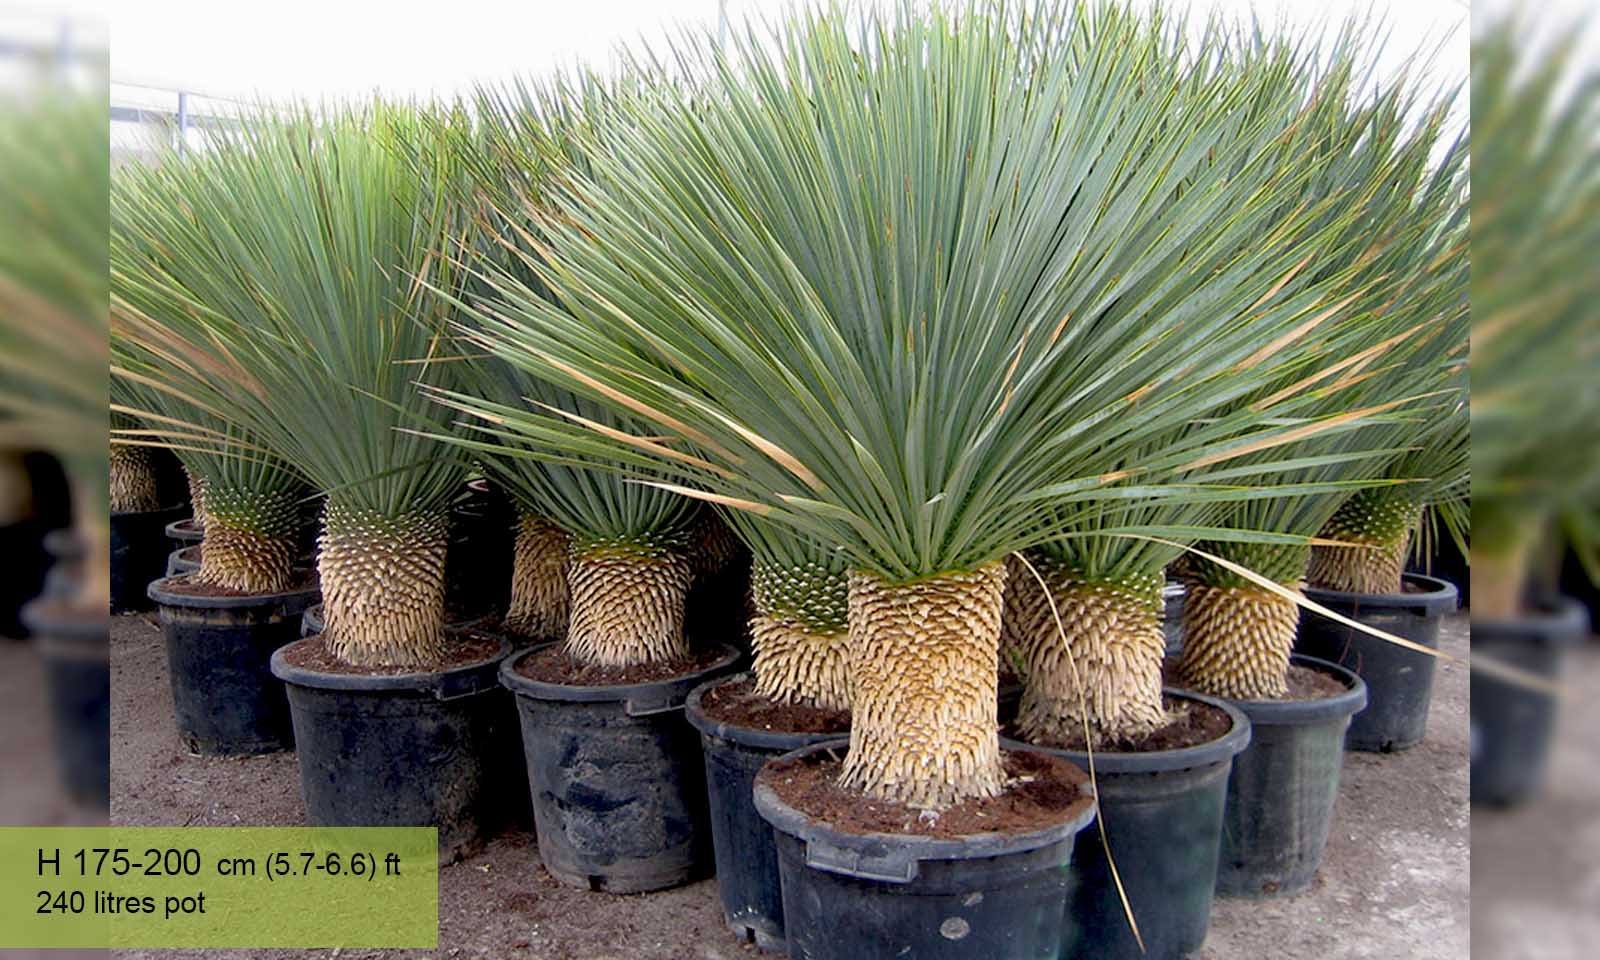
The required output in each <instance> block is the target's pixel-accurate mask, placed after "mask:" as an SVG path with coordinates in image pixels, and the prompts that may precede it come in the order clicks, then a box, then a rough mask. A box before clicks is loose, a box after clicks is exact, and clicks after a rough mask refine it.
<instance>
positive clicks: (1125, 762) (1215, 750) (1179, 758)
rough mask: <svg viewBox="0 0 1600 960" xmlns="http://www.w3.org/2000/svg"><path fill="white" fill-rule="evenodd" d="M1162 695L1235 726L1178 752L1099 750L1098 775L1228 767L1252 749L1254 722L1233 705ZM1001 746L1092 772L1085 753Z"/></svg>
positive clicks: (1004, 740) (1174, 692)
mask: <svg viewBox="0 0 1600 960" xmlns="http://www.w3.org/2000/svg"><path fill="white" fill-rule="evenodd" d="M1161 692H1162V694H1164V695H1165V696H1169V697H1176V698H1178V699H1181V700H1192V701H1194V702H1196V703H1203V704H1205V705H1206V706H1208V707H1215V708H1216V709H1218V710H1221V711H1223V712H1224V713H1226V714H1227V715H1228V719H1229V720H1230V721H1231V722H1232V726H1231V727H1229V728H1228V731H1227V732H1226V733H1224V734H1223V735H1222V736H1220V737H1217V738H1216V739H1215V740H1207V741H1206V742H1204V743H1197V744H1194V745H1193V746H1189V747H1180V748H1178V749H1175V750H1146V751H1132V752H1124V751H1118V750H1096V751H1094V769H1095V773H1096V774H1101V773H1112V774H1117V773H1165V772H1170V771H1174V770H1192V769H1194V768H1196V767H1206V766H1210V765H1212V764H1216V763H1228V762H1230V761H1232V759H1233V758H1234V757H1235V756H1237V755H1238V754H1240V753H1242V752H1243V751H1244V749H1245V748H1246V747H1248V746H1249V745H1250V737H1251V732H1252V731H1251V724H1250V718H1249V717H1248V716H1247V715H1246V714H1245V712H1244V711H1243V710H1240V709H1239V708H1238V707H1237V706H1235V705H1234V704H1233V703H1231V702H1229V701H1227V700H1221V699H1218V698H1217V697H1208V696H1206V695H1205V694H1203V693H1195V692H1194V691H1192V690H1179V689H1176V688H1174V687H1163V688H1162V690H1161ZM1000 745H1001V746H1003V747H1004V746H1014V747H1021V748H1026V749H1029V750H1039V751H1042V752H1044V753H1048V754H1051V755H1053V756H1057V757H1061V758H1063V759H1065V760H1071V761H1072V762H1073V763H1076V764H1077V765H1078V766H1080V767H1084V768H1085V769H1087V768H1088V763H1089V754H1088V752H1087V751H1084V750H1064V749H1061V748H1058V747H1046V746H1042V745H1040V744H1037V743H1029V742H1028V741H1026V740H1017V739H1013V738H1010V737H1001V738H1000Z"/></svg>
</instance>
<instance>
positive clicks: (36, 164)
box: [0, 91, 110, 616]
mask: <svg viewBox="0 0 1600 960" xmlns="http://www.w3.org/2000/svg"><path fill="white" fill-rule="evenodd" d="M109 130H110V127H109V119H108V116H107V112H106V104H105V101H104V99H103V98H102V99H99V100H96V99H95V98H94V97H92V96H76V95H71V94H68V93H64V92H59V91H56V92H52V91H44V92H42V93H40V94H37V95H34V96H31V97H30V98H29V99H27V100H21V101H19V100H12V99H11V98H10V96H9V95H7V94H0V171H4V173H3V174H0V447H5V448H7V449H15V450H43V451H47V452H49V453H51V454H53V455H54V456H55V457H56V458H57V459H58V460H60V462H61V465H62V467H63V469H64V470H65V472H66V475H67V479H68V482H69V483H70V484H71V486H72V500H73V526H74V528H75V531H76V533H77V536H78V540H79V541H80V543H81V545H82V547H83V575H82V577H81V579H79V580H78V582H77V584H76V593H75V594H74V596H73V598H72V602H73V604H74V605H75V606H77V607H80V608H81V609H82V610H84V611H85V612H88V613H90V614H92V615H98V616H104V615H105V614H106V611H107V608H108V599H109V589H110V586H109V584H110V576H109V570H108V563H109V547H108V540H109V532H108V526H107V498H106V489H107V477H108V476H109V473H110V468H109V457H110V452H109V449H108V447H107V441H106V438H107V432H108V426H109V425H108V422H107V414H106V409H107V402H108V401H107V395H106V379H105V368H106V360H107V348H106V327H107V321H106V274H105V261H106V231H107V214H106V185H107V178H108V164H107V157H108V156H109V150H110V133H109Z"/></svg>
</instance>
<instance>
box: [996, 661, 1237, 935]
mask: <svg viewBox="0 0 1600 960" xmlns="http://www.w3.org/2000/svg"><path fill="white" fill-rule="evenodd" d="M1167 696H1169V697H1176V698H1180V699H1183V700H1190V701H1195V702H1199V703H1204V704H1208V705H1210V706H1212V707H1216V708H1217V709H1220V710H1224V711H1226V712H1227V714H1228V717H1229V719H1231V720H1232V721H1233V727H1232V729H1230V730H1229V731H1228V732H1227V733H1225V734H1223V735H1222V736H1221V737H1219V738H1217V739H1216V740H1213V741H1211V742H1209V743H1202V744H1199V745H1197V746H1193V747H1188V748H1185V749H1182V750H1162V751H1154V752H1150V753H1105V752H1099V751H1097V752H1096V753H1095V755H1094V765H1095V792H1096V794H1097V797H1098V800H1099V806H1100V819H1101V823H1102V825H1103V826H1104V827H1105V832H1106V839H1107V840H1109V842H1110V846H1111V855H1112V857H1113V858H1114V859H1115V860H1116V864H1117V870H1118V871H1119V875H1120V877H1121V879H1122V887H1123V890H1124V891H1126V893H1127V895H1128V905H1129V907H1131V908H1132V910H1133V916H1134V919H1135V920H1136V921H1138V924H1139V934H1140V936H1141V937H1143V939H1144V952H1141V951H1140V949H1139V941H1138V940H1136V939H1134V936H1133V930H1132V928H1131V927H1129V926H1128V920H1127V916H1126V914H1124V912H1123V907H1122V899H1121V897H1120V896H1119V894H1118V892H1117V885H1116V882H1115V881H1114V880H1113V879H1112V876H1111V867H1110V864H1109V863H1108V861H1107V860H1106V845H1105V844H1104V843H1102V842H1101V838H1100V837H1099V836H1098V835H1097V834H1094V833H1091V834H1090V835H1089V836H1088V837H1086V838H1085V839H1084V841H1083V842H1082V843H1080V844H1078V845H1077V847H1076V849H1075V850H1074V852H1073V858H1072V874H1071V881H1070V882H1069V883H1068V885H1067V921H1066V930H1065V933H1064V935H1063V940H1062V946H1061V956H1062V957H1063V958H1073V960H1080V958H1081V960H1089V958H1097V960H1124V958H1126V960H1139V958H1141V957H1143V958H1148V960H1179V958H1181V957H1184V956H1186V955H1188V954H1189V953H1190V952H1192V951H1194V950H1198V949H1199V948H1200V945H1201V944H1202V943H1204V942H1205V939H1206V930H1207V928H1208V927H1209V926H1210V923H1211V901H1212V898H1213V895H1214V893H1215V890H1216V884H1217V858H1218V852H1219V849H1220V843H1221V837H1222V810H1223V804H1224V801H1225V799H1226V797H1227V793H1228V772H1229V770H1231V769H1232V766H1233V758H1234V756H1235V755H1236V754H1237V753H1239V751H1241V750H1243V749H1244V748H1245V746H1246V745H1247V744H1249V742H1250V721H1249V719H1248V718H1247V717H1245V715H1244V713H1243V712H1242V711H1240V710H1239V709H1238V708H1237V707H1235V706H1233V705H1232V704H1229V703H1226V702H1224V701H1221V700H1217V699H1214V698H1212V697H1203V696H1200V695H1199V694H1195V693H1185V692H1181V691H1177V690H1169V691H1167ZM1003 745H1004V746H1006V747H1010V748H1027V749H1033V750H1042V751H1044V752H1045V753H1050V754H1054V755H1055V756H1058V757H1064V758H1066V759H1068V760H1071V761H1072V762H1073V763H1075V764H1077V765H1078V766H1079V767H1081V768H1082V769H1084V770H1087V769H1089V758H1088V755H1087V754H1085V753H1082V752H1079V751H1076V750H1054V749H1049V748H1046V747H1037V746H1034V745H1032V744H1029V743H1022V742H1017V741H1010V740H1008V741H1003Z"/></svg>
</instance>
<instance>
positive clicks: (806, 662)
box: [750, 560, 850, 710]
mask: <svg viewBox="0 0 1600 960" xmlns="http://www.w3.org/2000/svg"><path fill="white" fill-rule="evenodd" d="M750 581H751V587H752V590H753V591H754V594H755V607H756V613H755V615H754V616H752V617H751V618H750V633H751V639H752V642H753V644H754V647H755V659H754V664H753V669H754V671H755V675H756V692H757V693H759V694H761V695H762V696H765V697H770V698H771V699H773V700H776V701H778V702H779V703H801V704H806V705H810V706H816V707H822V708H825V709H832V710H848V709H850V633H849V584H848V576H847V574H846V572H845V571H844V569H842V567H841V568H830V567H829V566H827V565H826V564H824V563H822V562H813V563H809V564H806V565H805V566H804V567H784V566H778V565H776V564H773V563H769V562H763V561H761V560H757V561H756V563H755V565H754V567H753V568H752V571H751V577H750Z"/></svg>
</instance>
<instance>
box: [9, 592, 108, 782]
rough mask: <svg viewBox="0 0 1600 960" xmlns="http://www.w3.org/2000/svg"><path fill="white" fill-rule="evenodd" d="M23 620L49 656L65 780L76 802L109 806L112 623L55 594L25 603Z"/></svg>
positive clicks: (42, 653)
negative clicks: (64, 602) (78, 609)
mask: <svg viewBox="0 0 1600 960" xmlns="http://www.w3.org/2000/svg"><path fill="white" fill-rule="evenodd" d="M22 619H23V621H24V622H25V624H26V625H27V627H28V629H29V630H30V631H31V632H32V633H33V644H34V647H35V649H37V650H38V651H39V655H40V656H41V657H42V658H43V660H44V669H45V684H46V686H47V687H48V689H49V699H50V718H51V723H52V726H53V728H54V730H55V746H56V765H57V768H58V769H59V771H60V774H61V782H62V784H63V785H64V786H65V787H66V789H67V793H68V795H69V796H71V797H72V798H73V799H74V800H76V801H77V802H79V803H83V804H90V805H93V806H97V807H101V808H104V807H106V806H107V805H108V804H109V802H110V796H111V625H110V623H109V622H108V621H107V620H106V619H105V617H103V616H102V617H93V616H87V617H86V616H84V615H83V614H82V613H79V612H76V611H73V610H71V609H70V608H68V607H65V606H63V605H62V603H61V602H60V601H59V600H58V599H54V598H44V599H41V600H36V601H34V602H33V603H31V604H29V605H28V606H26V607H24V608H23V609H22ZM13 775H21V772H20V771H14V772H13Z"/></svg>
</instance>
